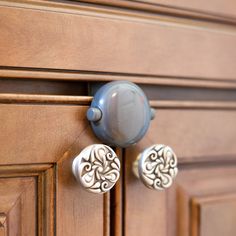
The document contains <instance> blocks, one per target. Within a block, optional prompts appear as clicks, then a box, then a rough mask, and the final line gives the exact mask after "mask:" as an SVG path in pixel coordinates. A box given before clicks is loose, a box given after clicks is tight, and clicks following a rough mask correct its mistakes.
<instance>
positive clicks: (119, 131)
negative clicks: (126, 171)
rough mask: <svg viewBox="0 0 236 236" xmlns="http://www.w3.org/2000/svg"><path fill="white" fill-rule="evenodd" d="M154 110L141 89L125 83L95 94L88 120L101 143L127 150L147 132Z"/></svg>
mask: <svg viewBox="0 0 236 236" xmlns="http://www.w3.org/2000/svg"><path fill="white" fill-rule="evenodd" d="M153 117H154V110H153V109H151V108H150V106H149V102H148V100H147V98H146V96H145V94H144V92H143V91H142V89H141V88H140V87H138V86H137V85H135V84H134V83H131V82H128V81H115V82H110V83H107V84H106V85H104V86H102V87H101V88H100V89H99V90H98V91H97V93H96V94H95V96H94V98H93V101H92V104H91V107H90V108H89V109H88V112H87V118H88V120H89V121H90V122H91V125H92V129H93V131H94V133H95V135H96V136H97V137H98V138H99V139H100V140H101V141H102V142H104V143H106V144H109V145H113V146H118V147H127V146H129V145H132V144H134V143H136V142H138V141H139V140H140V139H141V138H142V137H143V136H144V135H145V134H146V132H147V130H148V127H149V125H150V120H151V119H153Z"/></svg>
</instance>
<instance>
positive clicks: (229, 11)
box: [138, 0, 236, 18]
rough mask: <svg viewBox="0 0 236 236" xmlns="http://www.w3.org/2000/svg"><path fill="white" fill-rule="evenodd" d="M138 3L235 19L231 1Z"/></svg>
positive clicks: (153, 0)
mask: <svg viewBox="0 0 236 236" xmlns="http://www.w3.org/2000/svg"><path fill="white" fill-rule="evenodd" d="M138 1H139V2H146V3H152V4H157V5H162V6H166V7H170V8H181V9H185V10H189V11H197V12H203V13H208V14H213V15H221V16H228V17H232V18H235V17H236V10H235V9H236V5H235V1H233V0H226V1H224V0H217V1H214V0H211V1H207V2H206V1H204V0H200V1H199V0H191V1H187V0H178V1H173V0H138Z"/></svg>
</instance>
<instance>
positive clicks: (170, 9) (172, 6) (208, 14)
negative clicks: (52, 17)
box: [82, 0, 236, 24]
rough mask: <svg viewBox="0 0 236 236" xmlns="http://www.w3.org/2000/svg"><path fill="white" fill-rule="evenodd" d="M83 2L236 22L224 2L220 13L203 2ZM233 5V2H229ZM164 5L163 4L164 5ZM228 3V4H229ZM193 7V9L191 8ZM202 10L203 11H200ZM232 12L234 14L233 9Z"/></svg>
mask: <svg viewBox="0 0 236 236" xmlns="http://www.w3.org/2000/svg"><path fill="white" fill-rule="evenodd" d="M82 2H86V3H88V2H89V3H95V4H101V5H103V6H113V7H119V8H124V9H131V10H139V11H147V12H152V13H156V14H163V15H167V16H179V17H185V18H191V19H197V20H199V19H201V20H207V21H214V22H219V23H223V24H233V23H235V22H236V19H235V16H234V15H232V14H229V12H227V11H226V8H228V6H225V4H224V2H223V1H218V3H220V5H223V9H218V10H219V11H217V12H214V11H215V10H216V7H218V6H219V4H216V5H217V6H215V4H214V3H215V2H214V3H213V2H212V1H210V2H209V3H206V2H201V1H200V3H199V4H198V3H197V2H196V1H188V2H187V1H185V3H186V5H185V6H184V7H180V6H181V2H182V3H183V2H184V1H171V0H169V1H162V0H161V1H158V0H137V1H126V0H119V1H117V0H83V1H82ZM229 2H230V3H231V4H230V5H233V4H232V3H233V2H232V1H229ZM162 3H163V4H162ZM227 3H228V2H227ZM196 5H198V6H199V9H198V8H194V6H196ZM206 5H207V10H208V9H209V11H207V10H205V6H206ZM203 6H204V7H203ZM191 7H193V8H191ZM200 9H201V10H200ZM221 11H222V12H224V14H220V12H221ZM230 12H233V10H232V9H231V11H230Z"/></svg>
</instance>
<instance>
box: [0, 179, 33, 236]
mask: <svg viewBox="0 0 236 236" xmlns="http://www.w3.org/2000/svg"><path fill="white" fill-rule="evenodd" d="M0 212H1V214H2V215H3V217H2V220H3V222H2V225H1V226H0V228H1V230H0V232H1V235H5V236H7V235H9V236H14V235H19V236H23V235H32V236H33V235H36V232H37V228H36V222H37V214H36V212H37V208H36V181H35V178H32V177H28V178H9V179H5V178H0ZM4 215H5V218H4ZM0 224H1V223H0Z"/></svg>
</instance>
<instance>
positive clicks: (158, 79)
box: [0, 69, 236, 95]
mask: <svg viewBox="0 0 236 236" xmlns="http://www.w3.org/2000/svg"><path fill="white" fill-rule="evenodd" d="M0 77H1V78H3V79H2V81H3V80H5V81H7V80H9V79H14V85H15V87H16V82H17V83H18V87H20V86H21V87H23V86H24V83H25V80H26V79H32V80H37V81H42V80H43V81H45V80H46V81H48V80H50V81H53V82H54V83H53V84H54V86H53V87H52V83H50V84H49V83H48V85H47V86H42V85H40V84H39V83H41V84H45V82H44V83H42V82H38V83H37V82H34V84H33V85H32V84H31V85H30V86H27V87H28V88H31V89H33V90H34V91H40V92H37V93H38V94H45V92H48V93H50V94H52V93H54V94H55V93H57V94H58V93H59V91H60V93H62V92H61V91H63V93H64V94H65V93H68V92H70V93H72V92H73V94H76V95H81V93H82V95H84V94H85V92H84V91H85V89H84V87H83V86H82V88H81V87H79V85H76V89H75V88H74V87H73V88H71V86H73V85H71V84H70V85H69V84H67V89H65V88H64V89H63V90H62V89H61V90H59V89H56V84H57V83H58V82H57V81H82V82H84V81H86V82H97V81H99V82H110V81H117V80H128V81H131V82H133V83H139V84H146V85H147V84H150V85H153V84H155V85H167V86H174V87H184V88H189V87H193V88H214V89H235V88H236V83H235V82H234V81H224V80H222V81H221V80H217V79H216V80H214V79H210V80H208V79H197V78H191V77H188V78H182V77H162V76H147V75H138V74H135V75H132V74H130V75H127V74H122V73H121V74H119V73H117V74H116V73H108V72H106V73H103V74H100V73H96V72H95V73H92V72H90V73H88V72H87V73H86V72H81V71H78V72H65V71H57V72H56V71H49V70H47V69H45V70H40V71H37V70H30V69H21V70H19V69H14V70H13V69H0ZM16 79H17V81H16ZM18 80H19V81H18ZM9 83H10V82H8V84H9ZM36 86H41V87H42V88H41V90H40V89H36ZM5 87H6V88H4V85H3V87H1V91H2V92H3V93H4V91H5V92H6V91H10V89H11V88H10V86H8V87H7V85H6V86H5ZM25 87H26V86H25ZM45 87H46V88H47V89H45ZM58 87H59V86H58ZM61 87H62V86H61ZM16 88H17V87H16ZM16 88H15V90H16ZM45 90H46V91H45ZM26 91H30V90H29V89H28V90H27V88H24V89H22V90H21V93H26ZM11 92H12V91H11ZM16 93H19V92H18V90H16Z"/></svg>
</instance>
